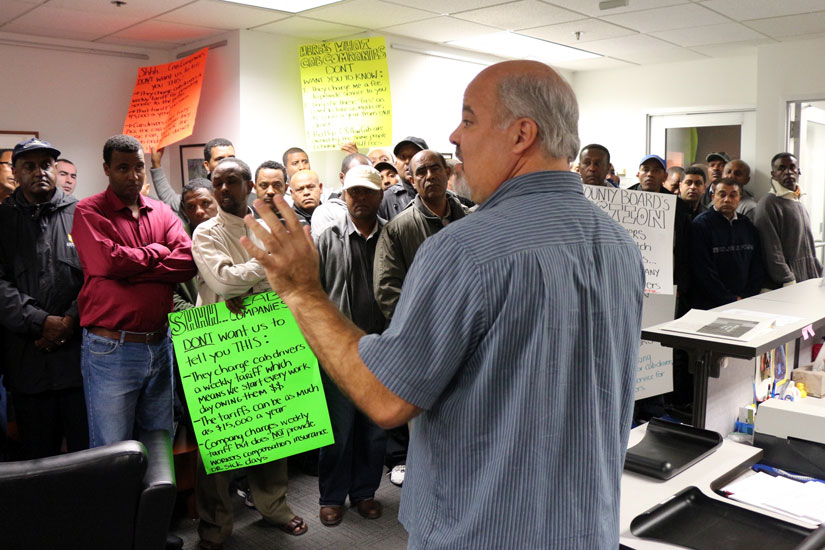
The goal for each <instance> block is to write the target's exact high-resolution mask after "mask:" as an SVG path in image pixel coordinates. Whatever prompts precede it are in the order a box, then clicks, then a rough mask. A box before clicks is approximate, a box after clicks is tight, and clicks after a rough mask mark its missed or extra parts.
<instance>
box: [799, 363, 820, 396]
mask: <svg viewBox="0 0 825 550" xmlns="http://www.w3.org/2000/svg"><path fill="white" fill-rule="evenodd" d="M791 378H792V379H793V381H794V382H802V383H803V384H805V391H807V392H808V395H813V396H814V397H822V396H823V395H825V372H813V371H811V365H804V366H801V367H797V368H796V369H794V370H793V372H792V373H791Z"/></svg>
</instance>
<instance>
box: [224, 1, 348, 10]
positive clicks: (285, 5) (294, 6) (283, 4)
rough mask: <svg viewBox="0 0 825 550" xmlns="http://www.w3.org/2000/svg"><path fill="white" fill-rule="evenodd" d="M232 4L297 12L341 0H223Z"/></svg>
mask: <svg viewBox="0 0 825 550" xmlns="http://www.w3.org/2000/svg"><path fill="white" fill-rule="evenodd" d="M223 1H224V2H231V3H233V4H243V5H244V6H254V7H256V8H266V9H268V10H278V11H285V12H288V13H299V12H302V11H306V10H311V9H312V8H319V7H321V6H326V5H329V4H336V3H338V2H340V1H341V0H223Z"/></svg>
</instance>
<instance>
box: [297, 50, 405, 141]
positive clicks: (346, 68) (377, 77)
mask: <svg viewBox="0 0 825 550" xmlns="http://www.w3.org/2000/svg"><path fill="white" fill-rule="evenodd" d="M298 57H299V61H300V65H301V90H302V93H303V99H304V127H305V129H306V144H307V148H309V149H310V150H313V151H328V150H337V149H338V148H339V147H341V145H342V144H344V143H347V142H349V141H354V142H355V143H357V144H358V146H359V147H375V146H381V145H386V144H388V143H391V142H392V104H391V100H390V75H389V69H388V68H387V46H386V43H385V41H384V37H383V36H379V37H374V38H360V39H355V40H339V41H337V42H319V43H316V44H305V45H303V46H301V47H300V48H299V53H298Z"/></svg>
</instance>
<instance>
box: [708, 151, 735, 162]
mask: <svg viewBox="0 0 825 550" xmlns="http://www.w3.org/2000/svg"><path fill="white" fill-rule="evenodd" d="M710 159H722V160H724V161H725V164H727V163H729V162H730V157H729V156H728V154H727V153H724V152H722V151H714V152H713V153H709V154H708V156H706V157H705V162H710Z"/></svg>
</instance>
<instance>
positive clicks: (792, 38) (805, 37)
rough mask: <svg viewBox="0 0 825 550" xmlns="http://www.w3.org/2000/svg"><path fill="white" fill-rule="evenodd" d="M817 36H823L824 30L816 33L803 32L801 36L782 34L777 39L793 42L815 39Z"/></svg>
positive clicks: (824, 34) (824, 35)
mask: <svg viewBox="0 0 825 550" xmlns="http://www.w3.org/2000/svg"><path fill="white" fill-rule="evenodd" d="M819 38H825V32H823V33H816V34H804V35H802V36H783V37H782V38H779V39H778V40H779V41H780V42H795V41H798V40H815V39H819Z"/></svg>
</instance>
